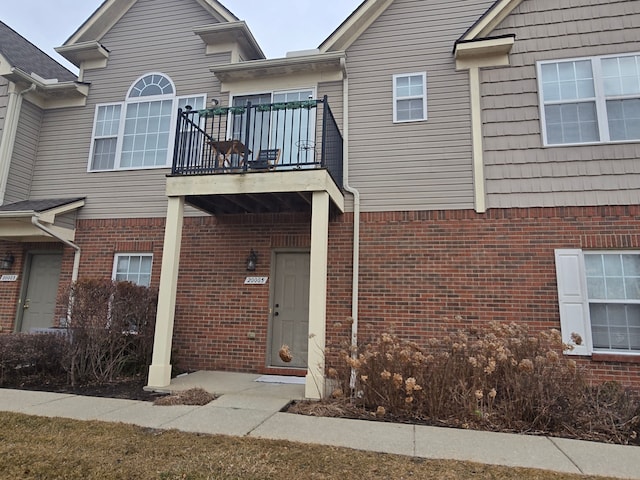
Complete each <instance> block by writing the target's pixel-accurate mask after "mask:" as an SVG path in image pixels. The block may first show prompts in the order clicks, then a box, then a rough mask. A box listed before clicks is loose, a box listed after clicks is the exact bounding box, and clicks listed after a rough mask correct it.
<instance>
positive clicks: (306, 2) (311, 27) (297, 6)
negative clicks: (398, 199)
mask: <svg viewBox="0 0 640 480" xmlns="http://www.w3.org/2000/svg"><path fill="white" fill-rule="evenodd" d="M220 1H221V3H222V4H223V5H225V6H226V7H227V8H228V9H229V10H231V12H232V13H233V14H234V15H235V16H236V17H238V18H239V19H241V20H244V21H246V22H247V24H248V25H249V28H250V29H251V31H252V32H253V35H254V36H255V37H256V40H257V41H258V44H259V45H260V46H261V47H262V50H263V51H264V53H265V55H266V56H267V58H278V57H284V55H285V53H286V52H288V51H292V50H307V49H310V48H316V47H317V46H318V45H320V43H322V41H323V40H324V39H325V38H327V37H328V36H329V35H330V34H331V32H333V31H334V30H335V29H336V28H337V27H338V26H339V25H340V24H341V23H342V21H343V20H344V19H346V18H347V17H348V16H349V14H351V12H353V11H354V10H355V9H356V7H357V6H358V5H360V3H362V0H220ZM101 4H102V0H13V1H9V0H2V7H0V20H2V21H3V22H4V23H6V24H7V25H9V26H10V27H11V28H13V29H14V30H15V31H17V32H18V33H19V34H20V35H22V36H23V37H25V38H26V39H27V40H29V41H30V42H31V43H33V44H35V45H36V46H38V47H39V48H40V49H41V50H43V51H44V52H45V53H47V54H49V55H51V56H52V57H53V58H55V59H56V60H58V61H59V62H60V63H62V64H63V65H65V66H66V67H67V68H69V69H70V70H72V71H77V69H76V68H75V67H73V65H71V64H69V63H68V62H66V61H65V60H64V59H63V58H62V57H60V56H59V55H58V54H57V53H56V52H55V51H54V50H53V48H54V47H59V46H60V45H62V44H63V43H64V42H65V41H66V40H67V38H69V37H70V36H71V35H72V34H73V33H74V32H75V31H76V29H77V28H78V27H79V26H80V25H82V23H83V22H84V21H85V20H86V19H87V18H88V17H89V15H91V14H92V13H93V12H94V11H95V9H96V8H98V6H100V5H101Z"/></svg>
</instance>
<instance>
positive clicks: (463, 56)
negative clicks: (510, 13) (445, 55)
mask: <svg viewBox="0 0 640 480" xmlns="http://www.w3.org/2000/svg"><path fill="white" fill-rule="evenodd" d="M515 38H516V36H515V35H503V36H500V37H491V38H481V39H477V40H464V41H460V40H459V41H457V42H456V43H455V45H454V48H453V54H454V57H455V59H456V69H458V70H462V69H467V68H470V67H497V66H502V65H508V64H509V53H510V52H511V49H512V48H513V44H514V43H515Z"/></svg>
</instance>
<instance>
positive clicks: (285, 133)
mask: <svg viewBox="0 0 640 480" xmlns="http://www.w3.org/2000/svg"><path fill="white" fill-rule="evenodd" d="M314 97H315V90H314V89H312V88H310V89H304V90H292V91H286V92H284V91H283V92H272V93H264V94H257V95H242V96H235V97H233V103H232V104H233V106H234V107H241V106H244V105H246V104H247V102H251V105H252V106H254V105H265V104H274V108H273V109H266V110H264V111H261V110H260V109H256V110H254V111H253V118H252V120H251V125H250V126H249V138H248V139H245V138H244V137H245V136H246V133H245V130H246V114H241V115H240V114H238V115H234V116H233V117H232V121H231V123H232V125H231V128H232V132H233V138H238V139H240V140H241V141H242V142H243V143H244V144H245V145H247V146H248V147H249V149H250V150H252V151H253V152H255V153H256V154H257V153H258V152H259V151H260V150H262V149H279V150H280V151H281V153H280V161H279V166H280V167H282V168H287V165H290V166H291V168H294V167H295V168H303V167H304V166H305V165H311V164H313V163H314V162H315V161H316V159H315V135H316V111H315V108H294V107H286V108H284V109H278V108H277V104H282V105H284V106H286V105H288V104H290V103H291V104H295V103H299V102H305V101H309V100H310V99H313V98H314ZM314 105H315V104H314ZM232 163H234V164H236V161H235V160H234V161H233V162H232Z"/></svg>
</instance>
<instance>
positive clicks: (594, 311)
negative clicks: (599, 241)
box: [556, 250, 640, 355]
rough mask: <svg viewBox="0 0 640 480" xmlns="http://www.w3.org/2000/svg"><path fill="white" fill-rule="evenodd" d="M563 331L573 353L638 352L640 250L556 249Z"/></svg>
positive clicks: (639, 339)
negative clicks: (576, 339)
mask: <svg viewBox="0 0 640 480" xmlns="http://www.w3.org/2000/svg"><path fill="white" fill-rule="evenodd" d="M556 273H557V276H558V294H559V302H560V320H561V324H562V336H563V339H565V341H567V340H568V339H570V337H571V334H572V333H577V334H579V335H580V336H581V337H582V339H583V341H584V343H583V345H581V346H578V347H577V348H576V351H575V353H577V354H580V355H589V354H591V353H592V352H609V353H636V354H640V252H631V251H628V252H610V251H607V252H583V251H581V250H557V251H556Z"/></svg>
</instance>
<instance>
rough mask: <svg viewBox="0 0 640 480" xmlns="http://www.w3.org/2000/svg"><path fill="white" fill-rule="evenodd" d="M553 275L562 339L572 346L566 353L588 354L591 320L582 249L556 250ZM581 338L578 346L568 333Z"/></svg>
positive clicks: (589, 351)
mask: <svg viewBox="0 0 640 480" xmlns="http://www.w3.org/2000/svg"><path fill="white" fill-rule="evenodd" d="M556 276H557V280H558V303H559V304H560V326H561V330H562V341H563V342H565V343H567V344H570V345H574V349H573V350H571V351H566V352H565V353H566V354H567V355H591V350H592V348H591V327H590V325H591V323H590V320H589V302H588V299H587V279H586V276H585V270H584V257H583V255H582V250H577V249H576V250H569V249H566V250H565V249H559V250H556ZM572 333H577V334H578V335H580V337H582V345H575V344H574V342H573V341H572V340H571V334H572Z"/></svg>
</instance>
